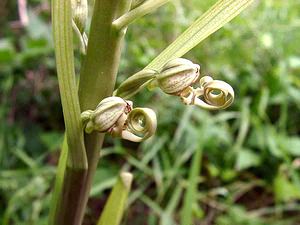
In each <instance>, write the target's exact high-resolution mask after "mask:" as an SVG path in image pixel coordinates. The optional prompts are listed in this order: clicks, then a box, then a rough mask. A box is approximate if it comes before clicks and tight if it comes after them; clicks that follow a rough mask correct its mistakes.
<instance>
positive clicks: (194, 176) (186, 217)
mask: <svg viewBox="0 0 300 225" xmlns="http://www.w3.org/2000/svg"><path fill="white" fill-rule="evenodd" d="M201 160H202V149H201V148H198V149H197V150H196V153H195V155H194V156H193V161H192V166H191V167H190V171H189V180H188V187H187V190H186V192H185V195H184V200H183V207H182V210H181V224H192V221H193V210H192V207H193V205H194V204H196V203H197V201H196V199H197V186H198V183H197V180H198V177H199V175H200V174H199V173H200V168H201Z"/></svg>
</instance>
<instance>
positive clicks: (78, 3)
mask: <svg viewBox="0 0 300 225" xmlns="http://www.w3.org/2000/svg"><path fill="white" fill-rule="evenodd" d="M71 4H72V18H73V21H74V22H75V24H76V26H77V28H78V30H79V31H80V33H81V34H82V33H83V32H84V29H85V25H86V21H87V18H88V3H87V0H71Z"/></svg>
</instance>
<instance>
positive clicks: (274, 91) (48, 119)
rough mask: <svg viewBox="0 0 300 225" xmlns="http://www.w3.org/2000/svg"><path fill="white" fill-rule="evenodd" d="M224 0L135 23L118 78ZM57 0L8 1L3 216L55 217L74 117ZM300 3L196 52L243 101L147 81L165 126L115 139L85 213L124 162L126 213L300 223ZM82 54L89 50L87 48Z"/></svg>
mask: <svg viewBox="0 0 300 225" xmlns="http://www.w3.org/2000/svg"><path fill="white" fill-rule="evenodd" d="M214 2H215V1H214V0H208V1H200V0H186V1H180V0H173V1H172V3H169V4H167V5H166V6H164V7H162V8H161V9H159V10H158V11H157V12H155V13H153V14H151V15H148V16H145V17H144V18H142V19H139V20H138V21H137V22H135V23H134V24H133V25H131V26H130V28H129V29H128V33H127V36H126V43H125V48H124V49H125V50H124V52H123V57H122V61H121V68H120V71H119V77H118V82H119V83H120V82H121V81H122V80H124V79H125V78H126V77H128V76H129V75H131V74H133V73H135V72H137V71H139V70H140V69H142V68H143V67H144V66H146V65H147V63H149V62H150V61H151V59H153V58H154V57H155V56H156V55H157V54H158V53H159V52H160V51H161V50H162V49H164V48H165V47H166V46H167V45H168V44H169V43H170V42H171V41H172V40H174V39H175V37H177V36H178V35H179V34H180V33H181V32H182V31H183V30H184V29H185V28H186V27H187V26H188V25H189V24H190V23H191V22H192V21H193V20H194V19H195V18H196V17H197V16H199V15H200V14H201V13H203V12H204V11H205V10H206V9H208V8H209V6H210V5H212V4H213V3H214ZM49 10H50V6H49V2H48V1H42V0H30V1H29V2H28V14H29V24H28V26H27V27H22V26H20V24H19V23H18V22H16V21H18V11H17V2H16V1H6V0H4V1H1V2H0V27H1V29H0V99H1V105H0V118H1V120H0V121H1V123H0V201H1V204H0V221H1V222H0V223H1V224H3V225H6V224H18V225H22V224H24V225H25V224H39V225H40V224H41V225H42V224H46V223H47V215H48V206H49V201H50V197H51V195H50V191H51V188H52V186H53V183H54V176H55V165H56V163H57V159H58V156H59V150H60V145H61V142H62V138H63V129H64V127H63V120H62V112H61V106H60V100H59V93H58V85H57V80H56V75H55V62H54V54H53V44H52V34H51V29H50V18H49V14H50V12H49ZM299 18H300V2H299V1H292V0H287V1H284V0H265V1H256V2H255V4H254V5H253V6H252V7H251V8H250V9H248V10H246V12H244V13H243V14H242V15H241V16H239V17H238V18H236V19H234V20H233V22H231V23H230V24H228V25H226V26H225V27H224V28H223V29H221V30H220V31H218V32H217V33H215V34H214V35H213V36H211V37H210V38H208V39H207V40H206V41H204V42H203V44H201V45H199V46H197V47H196V48H195V49H193V50H192V51H191V52H190V53H188V54H187V55H186V58H189V59H191V60H192V61H194V62H195V63H199V64H200V65H201V67H202V69H201V70H202V71H201V73H202V75H208V74H210V75H212V76H213V77H214V78H219V79H223V80H225V81H226V82H228V83H230V84H231V85H232V86H233V87H234V89H235V92H236V101H235V103H234V105H233V106H232V107H230V108H229V109H227V110H225V111H220V112H207V111H204V110H200V109H197V108H193V107H186V106H183V105H182V104H181V103H180V102H179V100H178V99H177V98H174V97H172V96H166V95H165V94H163V93H162V92H161V91H159V90H155V91H153V92H150V91H148V90H145V91H144V92H142V93H140V94H138V95H137V96H136V97H135V105H136V106H147V107H151V108H153V109H154V110H155V111H156V112H157V115H158V123H159V124H158V131H157V134H156V135H155V137H154V138H152V139H150V140H149V141H146V142H144V143H143V144H140V145H139V144H135V143H130V142H126V141H121V140H113V139H111V138H110V137H107V138H106V142H105V146H106V147H105V149H104V150H103V151H102V152H101V155H102V159H101V160H100V165H99V167H98V170H97V173H96V176H95V180H94V185H93V188H92V191H91V198H90V201H89V209H88V211H87V214H86V218H85V224H86V225H90V224H95V221H96V219H97V217H98V214H99V213H100V211H101V209H102V207H103V203H104V202H105V200H106V196H107V195H106V194H107V193H108V190H109V188H110V187H111V186H112V184H113V183H114V181H115V178H116V175H117V174H118V171H119V170H121V169H124V170H129V171H131V172H133V173H134V185H133V191H132V193H131V195H130V197H129V206H128V211H127V213H126V215H125V219H124V224H132V225H135V224H149V225H154V224H160V225H174V224H181V225H188V224H201V225H210V224H217V225H229V224H234V225H266V224H275V225H296V224H300V216H299V213H300V205H299V199H300V174H299V167H300V158H299V157H300V137H299V133H300V110H299V109H300V75H299V73H300V49H299V48H298V46H297V44H298V42H299V39H300V29H299V27H300V20H299ZM76 55H77V64H78V65H79V63H78V62H79V59H80V55H79V53H78V52H76Z"/></svg>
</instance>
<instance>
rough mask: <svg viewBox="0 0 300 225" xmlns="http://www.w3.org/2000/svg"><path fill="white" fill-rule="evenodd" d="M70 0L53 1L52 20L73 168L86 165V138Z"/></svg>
mask: <svg viewBox="0 0 300 225" xmlns="http://www.w3.org/2000/svg"><path fill="white" fill-rule="evenodd" d="M71 10H72V9H71V2H70V1H63V0H53V1H52V24H53V35H54V46H55V56H56V65H57V77H58V84H59V91H60V96H61V103H62V108H63V114H64V120H65V126H66V137H67V140H68V147H69V148H68V149H69V152H68V155H69V156H68V157H69V159H70V160H68V163H70V167H72V168H83V169H85V168H87V157H86V151H85V146H84V141H83V129H82V123H81V119H80V113H81V111H80V106H79V98H78V92H77V85H76V77H75V69H74V54H73V35H72V34H73V33H72V24H71V21H72V11H71Z"/></svg>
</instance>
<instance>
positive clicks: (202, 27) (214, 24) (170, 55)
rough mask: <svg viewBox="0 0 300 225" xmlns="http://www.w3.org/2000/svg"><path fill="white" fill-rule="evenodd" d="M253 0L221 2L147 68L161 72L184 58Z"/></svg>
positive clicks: (224, 0) (226, 0)
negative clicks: (167, 64) (174, 60)
mask: <svg viewBox="0 0 300 225" xmlns="http://www.w3.org/2000/svg"><path fill="white" fill-rule="evenodd" d="M252 2H253V0H219V1H218V2H217V3H216V4H215V5H213V6H212V7H211V8H210V9H209V10H208V11H207V12H206V13H204V14H203V15H202V16H201V17H200V18H198V19H197V20H196V21H195V22H194V23H193V24H192V25H191V26H190V27H189V28H188V29H187V30H186V31H185V32H184V33H183V34H181V35H180V36H179V37H178V38H177V39H176V40H175V41H174V42H173V43H172V44H171V45H169V46H168V47H167V48H166V49H165V50H164V51H163V52H162V53H160V54H159V55H158V56H157V57H156V58H155V59H154V60H152V62H151V63H150V64H149V65H148V66H147V67H146V68H148V69H153V70H160V69H161V68H162V67H163V65H164V64H165V63H166V62H168V61H170V60H171V59H174V58H178V57H181V56H183V55H184V54H185V53H187V52H188V51H190V50H191V49H192V48H194V47H195V46H196V45H198V44H199V43H200V42H201V41H203V40H204V39H205V38H207V37H208V36H210V35H211V34H213V33H214V32H216V31H217V30H219V29H220V28H221V27H223V26H224V25H225V24H226V23H228V22H229V21H230V20H232V19H233V18H234V17H236V16H237V15H238V14H240V13H241V12H242V11H243V10H244V9H245V8H246V7H247V6H249V5H250V4H251V3H252Z"/></svg>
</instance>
